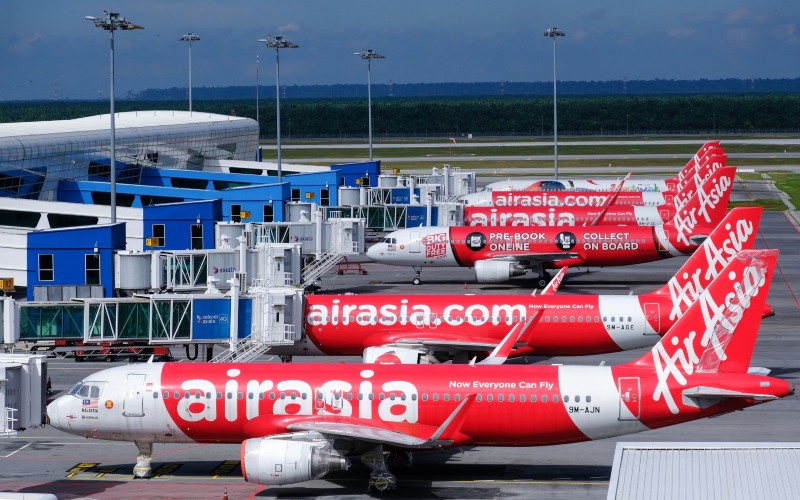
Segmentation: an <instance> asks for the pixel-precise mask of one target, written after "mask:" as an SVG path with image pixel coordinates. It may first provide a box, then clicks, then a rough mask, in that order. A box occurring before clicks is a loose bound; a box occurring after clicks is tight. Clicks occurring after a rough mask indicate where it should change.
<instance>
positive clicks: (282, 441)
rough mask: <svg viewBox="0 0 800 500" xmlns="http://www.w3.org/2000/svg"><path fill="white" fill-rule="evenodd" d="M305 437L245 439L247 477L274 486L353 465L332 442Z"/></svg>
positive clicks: (243, 469) (307, 478) (252, 480)
mask: <svg viewBox="0 0 800 500" xmlns="http://www.w3.org/2000/svg"><path fill="white" fill-rule="evenodd" d="M298 438H299V439H298ZM305 439H307V438H306V436H305V433H303V434H284V435H280V436H273V437H271V438H256V439H248V440H247V441H245V442H244V443H242V475H243V476H244V479H245V481H247V482H250V483H257V484H268V485H273V486H276V485H282V484H293V483H300V482H303V481H309V480H312V479H319V478H321V477H323V476H325V475H326V474H328V473H329V472H333V471H337V470H347V469H348V468H349V467H350V462H349V461H348V460H347V458H345V457H343V456H341V455H339V453H338V452H336V450H334V449H333V447H332V446H331V443H330V442H328V441H326V440H324V439H315V440H305Z"/></svg>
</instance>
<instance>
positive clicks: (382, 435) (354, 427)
mask: <svg viewBox="0 0 800 500" xmlns="http://www.w3.org/2000/svg"><path fill="white" fill-rule="evenodd" d="M426 427H427V426H426ZM287 429H288V430H290V431H295V432H296V431H316V432H319V433H321V434H326V435H329V436H338V437H342V438H348V439H355V440H359V441H370V442H374V443H383V444H393V445H396V446H404V447H409V448H414V447H419V446H422V445H424V444H425V442H426V441H427V440H426V439H423V438H419V437H417V436H413V435H411V434H406V433H404V432H400V431H396V430H392V429H386V428H381V427H373V426H369V425H363V424H356V423H348V422H341V421H315V420H307V421H303V422H296V423H293V424H289V425H288V426H287ZM431 432H432V431H431Z"/></svg>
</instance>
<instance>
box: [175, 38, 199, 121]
mask: <svg viewBox="0 0 800 500" xmlns="http://www.w3.org/2000/svg"><path fill="white" fill-rule="evenodd" d="M197 40H200V37H199V36H198V35H195V34H194V33H186V34H185V35H183V36H182V37H180V38H178V41H179V42H189V113H191V112H192V42H196V41H197Z"/></svg>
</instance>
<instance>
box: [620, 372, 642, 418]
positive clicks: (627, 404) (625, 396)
mask: <svg viewBox="0 0 800 500" xmlns="http://www.w3.org/2000/svg"><path fill="white" fill-rule="evenodd" d="M617 387H618V389H619V419H620V420H639V412H640V410H641V401H640V399H641V398H640V385H639V377H620V378H618V379H617Z"/></svg>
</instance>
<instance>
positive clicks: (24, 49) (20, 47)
mask: <svg viewBox="0 0 800 500" xmlns="http://www.w3.org/2000/svg"><path fill="white" fill-rule="evenodd" d="M42 38H44V36H43V35H42V34H41V33H38V32H37V33H33V34H32V35H29V36H26V37H25V38H22V39H21V40H18V41H17V42H16V43H15V44H14V45H12V47H11V51H12V52H14V53H15V54H18V55H25V54H27V53H29V52H30V51H31V47H32V46H33V44H34V43H36V42H38V41H39V40H41V39H42Z"/></svg>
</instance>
